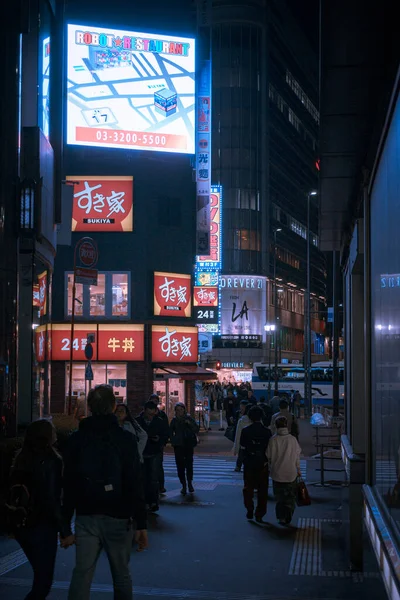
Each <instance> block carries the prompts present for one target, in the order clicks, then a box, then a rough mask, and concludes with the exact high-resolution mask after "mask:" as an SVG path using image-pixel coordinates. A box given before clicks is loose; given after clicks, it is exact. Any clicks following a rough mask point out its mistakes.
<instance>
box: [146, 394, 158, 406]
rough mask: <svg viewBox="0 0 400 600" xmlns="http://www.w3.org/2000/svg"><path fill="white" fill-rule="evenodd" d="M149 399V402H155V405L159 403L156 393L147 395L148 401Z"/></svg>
mask: <svg viewBox="0 0 400 600" xmlns="http://www.w3.org/2000/svg"><path fill="white" fill-rule="evenodd" d="M150 400H151V402H155V404H157V406H158V405H159V404H160V396H159V395H158V394H151V396H149V400H148V402H149V401H150Z"/></svg>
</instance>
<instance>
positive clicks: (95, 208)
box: [67, 175, 133, 232]
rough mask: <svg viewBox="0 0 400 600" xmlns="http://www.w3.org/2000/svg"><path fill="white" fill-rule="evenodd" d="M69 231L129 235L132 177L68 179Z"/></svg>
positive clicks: (80, 176)
mask: <svg viewBox="0 0 400 600" xmlns="http://www.w3.org/2000/svg"><path fill="white" fill-rule="evenodd" d="M68 180H69V181H74V182H75V184H74V196H73V204H72V231H120V232H121V231H132V228H133V177H130V176H127V177H125V176H123V177H118V176H114V175H113V176H112V177H101V176H99V175H96V176H94V177H92V176H86V175H70V176H68V177H67V181H68Z"/></svg>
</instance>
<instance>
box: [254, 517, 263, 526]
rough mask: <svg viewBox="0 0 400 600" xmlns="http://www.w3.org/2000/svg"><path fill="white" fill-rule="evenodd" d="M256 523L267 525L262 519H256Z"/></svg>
mask: <svg viewBox="0 0 400 600" xmlns="http://www.w3.org/2000/svg"><path fill="white" fill-rule="evenodd" d="M256 522H257V523H261V524H263V523H265V521H263V518H262V517H256Z"/></svg>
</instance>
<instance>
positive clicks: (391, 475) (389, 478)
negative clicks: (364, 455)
mask: <svg viewBox="0 0 400 600" xmlns="http://www.w3.org/2000/svg"><path fill="white" fill-rule="evenodd" d="M397 480H398V477H397V466H396V463H395V462H394V461H393V460H378V461H377V462H376V483H377V485H378V486H379V485H382V484H384V483H386V484H389V485H394V484H395V483H397Z"/></svg>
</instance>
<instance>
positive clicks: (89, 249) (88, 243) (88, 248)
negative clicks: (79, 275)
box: [78, 238, 99, 269]
mask: <svg viewBox="0 0 400 600" xmlns="http://www.w3.org/2000/svg"><path fill="white" fill-rule="evenodd" d="M98 258H99V257H98V251H97V246H96V244H95V242H94V241H93V240H92V239H91V238H82V239H81V240H79V242H78V259H79V262H80V263H81V265H82V266H83V267H87V268H89V269H90V268H91V267H94V266H95V265H96V263H97V260H98Z"/></svg>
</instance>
